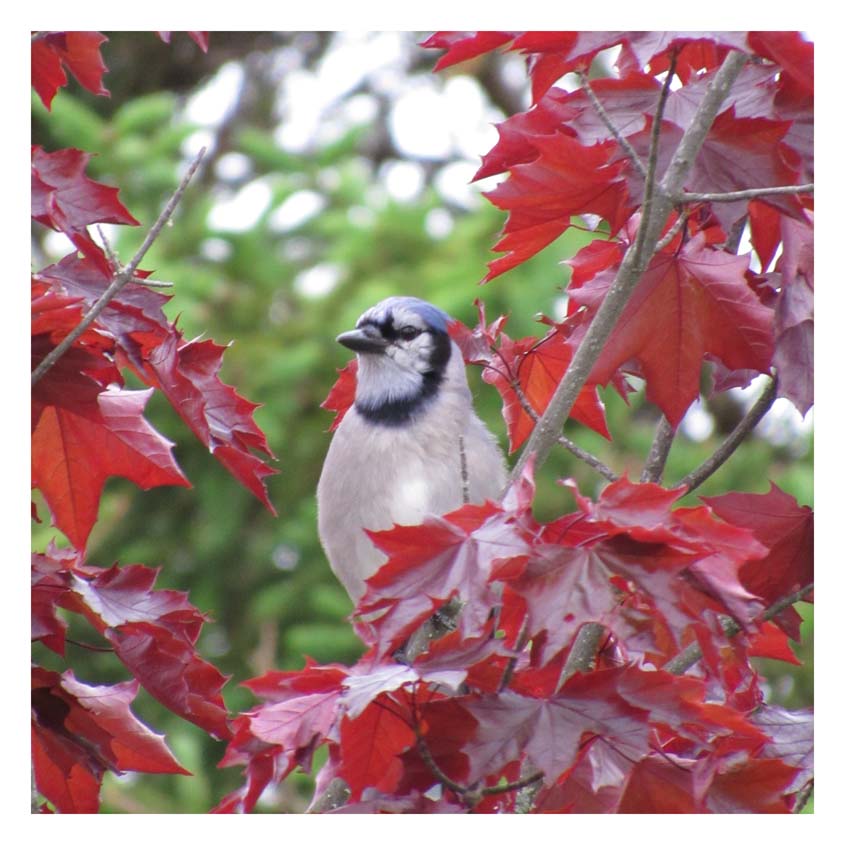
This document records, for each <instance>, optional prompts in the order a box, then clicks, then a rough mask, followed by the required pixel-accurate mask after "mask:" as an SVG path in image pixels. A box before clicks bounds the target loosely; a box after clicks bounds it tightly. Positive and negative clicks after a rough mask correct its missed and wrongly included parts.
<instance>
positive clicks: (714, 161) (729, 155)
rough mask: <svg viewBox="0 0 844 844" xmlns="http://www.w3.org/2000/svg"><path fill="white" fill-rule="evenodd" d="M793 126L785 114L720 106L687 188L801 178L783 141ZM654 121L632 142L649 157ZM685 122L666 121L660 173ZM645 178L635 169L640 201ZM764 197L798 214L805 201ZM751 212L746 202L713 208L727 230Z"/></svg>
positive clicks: (634, 190) (633, 185)
mask: <svg viewBox="0 0 844 844" xmlns="http://www.w3.org/2000/svg"><path fill="white" fill-rule="evenodd" d="M789 127H790V123H789V122H788V121H785V120H770V119H767V118H764V117H737V116H736V114H735V109H734V108H728V109H727V110H726V111H723V112H721V113H720V114H719V115H718V116H717V117H716V118H715V120H714V122H713V124H712V128H711V129H710V130H709V133H708V134H707V136H706V139H705V140H704V142H703V144H702V146H701V148H700V152H699V153H698V155H697V157H696V158H695V161H694V163H693V165H692V168H691V170H690V172H689V176H688V178H687V179H686V182H685V184H684V186H683V187H684V189H685V190H688V191H693V192H696V193H721V192H729V191H735V190H746V189H748V188H764V187H772V186H778V185H793V184H797V181H798V157H797V156H796V154H794V153H793V151H791V150H790V149H789V148H787V147H785V146H784V145H783V140H784V138H785V135H786V133H787V132H788V129H789ZM650 137H651V132H650V126H648V128H647V129H646V130H645V131H642V132H640V133H638V134H636V135H631V136H630V138H629V141H630V143H631V144H632V146H633V148H634V149H635V150H636V151H637V152H638V153H639V155H640V156H642V157H645V158H646V157H647V155H648V149H649V147H650ZM682 137H683V128H682V127H681V126H677V125H675V124H673V123H671V122H670V121H667V120H666V121H664V122H663V124H662V126H661V128H660V135H659V152H658V162H657V177H658V178H661V176H662V175H663V174H664V172H665V170H666V168H667V167H668V164H669V162H670V161H671V158H672V157H673V155H674V153H675V151H676V149H677V147H678V145H679V143H680V140H681V139H682ZM643 187H644V183H643V180H642V179H641V177H640V176H639V175H638V173H631V175H630V193H631V196H632V197H633V199H634V200H635V201H636V202H640V201H641V197H642V190H643ZM760 201H763V202H766V203H767V204H769V205H772V206H774V207H775V208H778V209H779V210H781V211H783V212H784V213H786V214H790V215H791V216H795V217H799V216H801V214H802V207H801V205H800V203H799V201H798V200H797V199H796V198H795V197H793V196H776V195H772V196H765V197H762V199H761V200H760ZM746 212H747V200H745V201H743V202H721V203H713V204H712V207H711V213H712V214H713V215H714V216H715V217H716V218H717V219H718V220H719V222H720V223H721V226H722V227H723V228H724V230H725V231H729V229H730V228H731V227H732V225H733V224H734V223H735V222H736V221H737V220H738V219H740V218H741V217H742V216H743V215H744V214H745V213H746Z"/></svg>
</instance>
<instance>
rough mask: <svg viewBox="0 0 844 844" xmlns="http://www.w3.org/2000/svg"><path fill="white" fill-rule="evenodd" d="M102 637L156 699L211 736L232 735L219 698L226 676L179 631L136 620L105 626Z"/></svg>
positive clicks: (225, 711)
mask: <svg viewBox="0 0 844 844" xmlns="http://www.w3.org/2000/svg"><path fill="white" fill-rule="evenodd" d="M106 638H107V639H108V640H109V641H110V642H111V644H112V645H113V647H114V652H115V653H116V654H117V656H118V658H119V659H120V661H121V662H122V663H123V664H124V665H125V666H126V667H127V668H128V669H129V670H130V671H131V672H132V674H133V675H134V676H135V677H136V678H137V679H138V680H139V681H140V683H141V684H142V685H143V687H144V688H145V689H146V690H147V691H148V692H149V693H150V694H151V695H152V696H153V697H154V698H155V699H156V700H158V701H159V702H160V703H162V704H164V706H166V707H167V708H168V709H170V710H171V711H173V712H175V713H176V714H177V715H179V716H181V717H182V718H184V719H185V720H187V721H190V722H191V723H193V724H197V725H198V726H200V727H202V729H204V730H205V731H206V732H208V733H210V734H211V735H212V736H214V737H216V738H228V737H229V736H230V735H231V732H230V729H229V724H228V712H227V710H226V705H225V702H224V701H223V698H222V695H221V694H220V689H221V688H222V687H223V685H224V684H225V683H226V682H227V680H228V677H226V676H224V675H223V674H221V673H220V672H219V671H218V670H217V669H216V668H215V667H214V666H213V665H211V663H210V662H206V661H205V660H204V659H202V658H201V657H200V656H199V654H198V653H197V651H196V648H195V647H194V643H193V642H192V641H191V640H190V639H189V638H188V637H186V636H185V635H184V634H183V633H181V632H174V631H173V630H170V629H168V628H167V627H165V626H162V625H160V624H158V623H152V622H147V621H138V622H127V623H124V624H121V625H120V626H118V627H114V628H110V629H109V630H107V631H106Z"/></svg>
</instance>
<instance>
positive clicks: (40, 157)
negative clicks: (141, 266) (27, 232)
mask: <svg viewBox="0 0 844 844" xmlns="http://www.w3.org/2000/svg"><path fill="white" fill-rule="evenodd" d="M90 158H91V156H90V155H89V154H88V153H85V152H82V151H81V150H78V149H60V150H57V151H56V152H45V151H44V150H43V149H42V148H41V147H39V146H33V147H32V218H33V219H34V220H37V221H38V222H39V223H41V224H42V225H44V226H48V227H49V228H51V229H54V230H55V231H60V232H64V234H66V235H67V236H68V237H69V238H70V240H71V241H72V242H73V244H74V245H75V246H76V248H77V249H79V251H80V252H82V253H83V254H84V255H86V256H87V257H88V258H90V259H91V260H92V261H95V262H96V263H97V265H98V266H99V267H100V268H101V269H102V270H103V271H104V272H106V273H108V272H110V268H109V264H108V260H107V258H106V257H105V255H104V253H103V251H102V249H101V248H100V247H99V246H98V245H97V244H96V243H94V241H93V240H92V239H91V236H90V235H89V234H88V230H87V226H89V225H91V224H92V223H123V224H127V225H130V226H137V225H139V223H138V221H137V220H136V219H135V218H134V217H133V216H132V215H131V214H130V213H129V212H128V211H127V210H126V208H125V207H124V206H123V205H122V204H121V202H120V201H119V200H118V199H117V193H118V190H117V188H112V187H109V186H108V185H104V184H102V183H100V182H95V181H94V180H93V179H89V178H88V176H86V175H85V169H86V167H87V166H88V161H89V160H90Z"/></svg>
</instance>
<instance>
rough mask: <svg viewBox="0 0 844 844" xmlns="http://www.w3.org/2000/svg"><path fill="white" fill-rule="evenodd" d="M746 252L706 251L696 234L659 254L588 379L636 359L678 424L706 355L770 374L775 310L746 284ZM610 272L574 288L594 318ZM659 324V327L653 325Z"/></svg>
mask: <svg viewBox="0 0 844 844" xmlns="http://www.w3.org/2000/svg"><path fill="white" fill-rule="evenodd" d="M747 265H748V259H747V256H744V257H739V256H733V255H729V254H727V253H724V252H719V251H715V250H712V249H707V248H706V247H705V245H704V238H703V235H697V236H695V237H694V238H693V239H692V240H691V241H689V243H687V244H686V245H685V246H683V248H682V249H681V250H680V252H679V253H678V254H676V255H675V254H667V253H664V252H661V253H659V254H658V255H656V256H655V257H654V258H653V260H652V261H651V263H650V265H649V266H648V268H647V270H646V271H645V272H644V273H643V275H642V277H641V279H640V281H639V283H638V284H637V286H636V289H635V290H634V292H633V295H632V296H631V297H630V301H629V302H628V303H627V305H626V307H625V308H624V311H623V312H622V314H621V317H620V318H619V320H618V322H617V324H616V326H615V328H614V330H613V332H612V334H611V335H610V337H609V339H608V340H607V343H606V345H605V346H604V348H603V350H602V352H601V355H600V357H599V358H598V361H597V363H596V364H595V367H594V369H593V370H592V373H591V375H590V380H592V381H594V382H595V383H598V384H604V385H606V384H608V383H609V381H610V380H611V378H612V376H613V375H614V374H615V373H616V371H617V370H618V369H619V368H620V367H623V366H624V365H625V364H626V363H628V362H629V361H633V360H635V361H636V362H637V363H638V364H639V365H640V367H641V371H642V374H643V376H644V378H645V379H646V381H647V388H646V395H647V396H648V398H649V399H650V400H651V401H653V402H654V403H655V404H656V405H658V406H659V408H660V409H661V410H662V412H663V413H664V414H665V416H666V417H667V418H668V421H669V422H670V423H671V424H672V425H673V426H674V427H676V426H677V425H679V423H680V421H681V420H682V418H683V416H684V415H685V413H686V411H687V410H688V408H689V407H690V406H691V404H692V402H693V401H694V400H695V399H696V398H697V396H698V394H699V383H700V369H701V364H702V363H703V360H704V358H705V357H707V356H714V357H716V358H718V359H719V360H720V361H721V362H722V363H724V364H725V365H726V366H727V367H729V368H730V369H733V370H741V369H753V370H756V371H758V372H766V371H767V370H768V367H769V365H770V361H771V355H772V353H773V344H772V330H771V326H772V319H773V314H772V313H771V311H770V310H769V309H768V308H766V307H765V306H764V305H762V304H761V303H760V302H759V300H758V298H757V297H756V296H755V295H754V294H753V293H752V292H751V290H750V289H749V288H748V286H747V284H746V282H745V278H744V273H745V270H746V269H747ZM614 275H615V274H614V272H613V271H612V270H605V271H604V272H601V273H599V274H598V275H596V276H595V277H594V278H593V279H592V280H591V281H589V282H586V283H585V284H584V285H583V286H582V287H578V288H577V289H575V290H571V291H570V296H571V299H572V302H573V303H574V304H575V306H584V307H586V309H587V312H588V314H589V316H590V318H591V316H592V315H594V313H595V311H596V310H597V308H598V306H599V305H600V303H601V302H602V301H603V299H604V297H605V296H606V293H607V290H608V289H609V287H610V284H611V283H612V280H613V278H614ZM654 325H658V326H659V330H657V331H654Z"/></svg>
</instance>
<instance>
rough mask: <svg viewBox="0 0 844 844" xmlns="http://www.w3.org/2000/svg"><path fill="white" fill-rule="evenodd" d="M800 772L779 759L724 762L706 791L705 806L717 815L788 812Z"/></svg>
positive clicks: (792, 801) (731, 760) (741, 759)
mask: <svg viewBox="0 0 844 844" xmlns="http://www.w3.org/2000/svg"><path fill="white" fill-rule="evenodd" d="M798 775H799V771H798V770H797V769H795V768H792V767H790V766H789V765H786V764H785V763H784V762H782V761H780V760H779V759H753V758H751V759H748V758H746V757H744V756H740V757H738V758H735V759H733V758H730V759H728V760H727V761H725V762H723V763H722V764H721V766H720V770H719V771H718V773H717V774H716V775H715V776H714V777H713V780H712V784H711V785H710V787H709V790H708V791H707V794H706V805H707V809H708V810H709V811H710V812H714V813H717V814H730V813H747V812H752V813H754V814H774V813H776V814H780V813H783V814H784V813H789V812H791V810H792V807H793V805H794V799H793V791H794V790H795V789H794V783H795V778H796V777H797V776H798Z"/></svg>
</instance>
